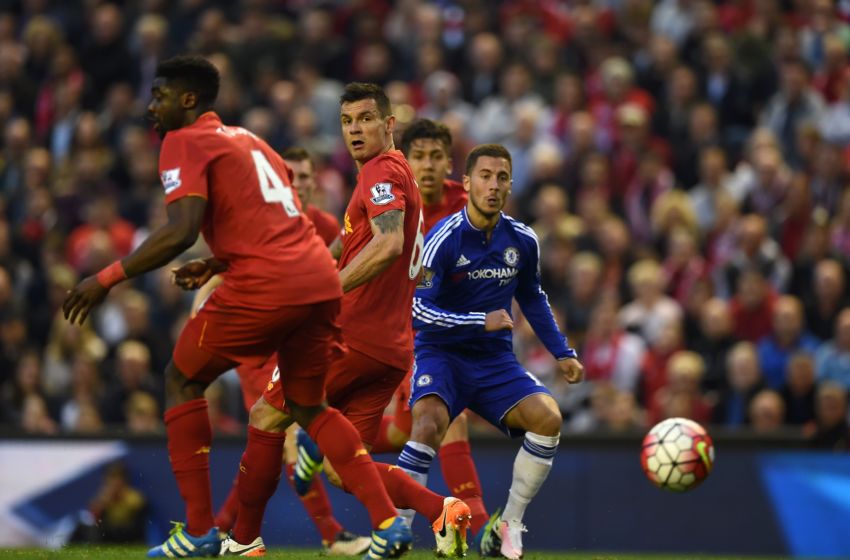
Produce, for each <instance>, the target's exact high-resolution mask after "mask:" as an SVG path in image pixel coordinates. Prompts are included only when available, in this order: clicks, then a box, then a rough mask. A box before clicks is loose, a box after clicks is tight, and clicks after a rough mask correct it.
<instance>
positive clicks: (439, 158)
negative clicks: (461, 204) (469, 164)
mask: <svg viewBox="0 0 850 560" xmlns="http://www.w3.org/2000/svg"><path fill="white" fill-rule="evenodd" d="M407 161H408V163H410V168H411V169H412V170H413V176H414V177H415V178H416V184H418V185H419V191H420V192H421V193H422V196H423V197H424V198H426V199H430V198H433V197H435V196H437V195H438V194H439V193H440V192H441V191H442V190H443V181H445V180H446V177H448V176H449V173H451V172H452V160H451V157H450V154H449V152H448V150H447V149H446V146H445V144H443V142H441V141H440V140H437V139H435V138H418V139H416V140H414V141H413V142H411V143H410V153H408V154H407Z"/></svg>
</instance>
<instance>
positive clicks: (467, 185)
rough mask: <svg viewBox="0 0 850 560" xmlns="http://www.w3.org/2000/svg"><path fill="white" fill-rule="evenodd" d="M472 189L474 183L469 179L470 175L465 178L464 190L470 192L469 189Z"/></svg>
mask: <svg viewBox="0 0 850 560" xmlns="http://www.w3.org/2000/svg"><path fill="white" fill-rule="evenodd" d="M471 187H472V181H471V180H470V178H469V175H464V176H463V190H465V191H466V192H469V189H470V188H471Z"/></svg>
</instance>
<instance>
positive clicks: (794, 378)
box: [786, 355, 815, 395]
mask: <svg viewBox="0 0 850 560" xmlns="http://www.w3.org/2000/svg"><path fill="white" fill-rule="evenodd" d="M786 381H787V383H788V388H789V389H790V390H791V393H792V394H794V395H805V394H807V393H808V392H809V391H810V390H811V389H812V387H813V386H814V383H815V364H814V362H813V361H812V358H811V357H809V356H807V355H798V356H795V357H793V358H791V360H790V361H789V362H788V374H787V378H786Z"/></svg>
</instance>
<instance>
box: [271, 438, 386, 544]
mask: <svg viewBox="0 0 850 560" xmlns="http://www.w3.org/2000/svg"><path fill="white" fill-rule="evenodd" d="M301 431H302V430H301V428H300V426H298V424H292V425H291V426H289V428H287V429H286V440H285V441H284V445H283V460H284V464H285V467H284V468H285V470H286V479H287V481H288V482H289V484H290V486H292V487H293V489H294V474H295V459H296V454H297V453H298V446H297V444H296V439H297V437H298V432H301ZM296 493H297V492H296ZM299 498H300V500H301V504H302V505H303V506H304V509H305V510H307V514H308V515H309V516H310V519H312V521H313V524H314V525H316V529H317V530H318V531H319V535H321V538H322V547H323V548H324V550H325V552H327V553H328V554H331V555H343V556H356V555H360V554H363V553H364V552H366V550H368V548H369V543H370V542H371V539H370V538H369V537H363V536H360V535H355V534H354V533H351V532H349V531H346V530H345V528H343V526H342V525H341V524H340V523H339V521H337V519H336V518H335V517H334V515H333V510H332V509H331V502H330V500H329V499H328V493H327V490H326V489H325V484H324V482H323V481H322V479H321V478H320V477H316V478H314V479H313V481H312V483H311V484H310V486H309V487H308V489H307V492H305V493H304V495H303V496H302V495H299Z"/></svg>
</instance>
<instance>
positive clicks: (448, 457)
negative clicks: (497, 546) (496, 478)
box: [440, 441, 489, 534]
mask: <svg viewBox="0 0 850 560" xmlns="http://www.w3.org/2000/svg"><path fill="white" fill-rule="evenodd" d="M440 467H441V468H442V471H443V480H445V481H446V486H448V487H449V490H450V491H451V493H452V496H454V497H455V498H460V499H461V500H463V501H464V502H466V504H467V505H468V506H469V509H470V510H471V511H472V525H471V527H472V533H473V534H477V533H478V530H479V529H481V527H483V526H484V525H486V524H487V521H488V519H489V516H488V515H487V509H486V508H485V507H484V500H483V499H482V497H481V481H480V480H478V471H477V470H475V463H473V462H472V455H471V453H470V449H469V442H466V441H454V442H452V443H448V444H445V445H443V446H442V447H440Z"/></svg>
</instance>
